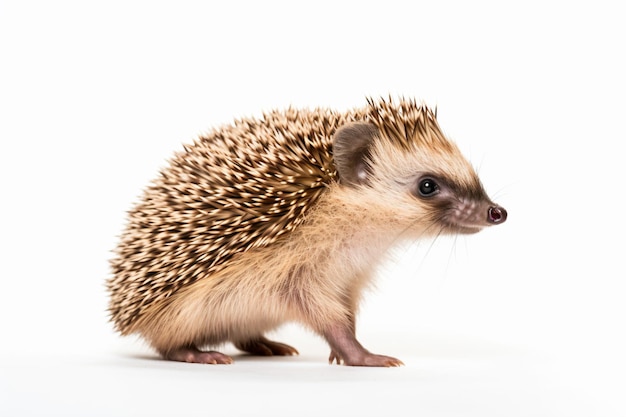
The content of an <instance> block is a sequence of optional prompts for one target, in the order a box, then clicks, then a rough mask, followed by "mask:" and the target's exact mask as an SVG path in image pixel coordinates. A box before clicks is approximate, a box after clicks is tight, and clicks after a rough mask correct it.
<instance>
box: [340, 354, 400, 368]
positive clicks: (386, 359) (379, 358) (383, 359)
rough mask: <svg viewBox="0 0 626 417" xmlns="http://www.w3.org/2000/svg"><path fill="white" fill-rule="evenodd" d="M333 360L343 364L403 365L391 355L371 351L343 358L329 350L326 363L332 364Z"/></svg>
mask: <svg viewBox="0 0 626 417" xmlns="http://www.w3.org/2000/svg"><path fill="white" fill-rule="evenodd" d="M333 362H336V363H337V365H341V364H344V365H348V366H380V367H387V368H389V367H394V366H402V365H404V363H402V361H401V360H400V359H396V358H392V357H391V356H384V355H374V354H373V353H369V352H367V353H365V354H361V355H358V356H354V357H348V358H347V359H344V358H342V357H341V356H340V355H339V354H338V353H337V352H335V351H334V350H331V351H330V356H329V357H328V363H330V364H331V365H332V364H333Z"/></svg>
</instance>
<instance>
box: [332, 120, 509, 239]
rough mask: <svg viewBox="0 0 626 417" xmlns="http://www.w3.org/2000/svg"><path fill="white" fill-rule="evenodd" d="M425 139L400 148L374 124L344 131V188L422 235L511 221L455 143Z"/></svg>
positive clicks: (340, 166) (338, 138) (337, 143)
mask: <svg viewBox="0 0 626 417" xmlns="http://www.w3.org/2000/svg"><path fill="white" fill-rule="evenodd" d="M421 139H424V138H420V137H416V138H409V140H406V141H404V142H402V143H398V141H397V139H390V138H389V137H387V136H386V135H384V134H382V133H381V132H380V130H379V129H378V128H376V127H375V126H374V125H372V124H369V123H352V124H349V125H346V126H343V127H342V128H340V129H339V130H338V131H337V133H336V134H335V138H334V142H333V152H334V158H335V164H336V167H337V171H338V175H339V181H340V183H341V184H343V185H344V186H346V187H351V188H353V189H355V191H358V192H359V193H361V194H362V195H366V196H368V197H365V198H368V199H369V200H371V204H375V205H377V206H379V207H381V208H382V210H381V211H383V212H385V211H386V212H388V213H389V216H392V217H393V218H392V219H391V218H390V219H389V220H390V221H393V222H395V223H400V226H401V227H405V228H407V230H413V231H414V232H415V233H417V234H419V235H425V234H428V235H436V234H440V233H463V234H468V233H476V232H478V231H480V230H481V229H483V228H484V227H486V226H491V225H496V224H500V223H503V222H504V221H505V220H506V218H507V212H506V210H505V209H504V208H502V207H500V206H498V205H496V204H494V203H493V202H492V201H491V200H490V199H489V197H488V196H487V194H486V193H485V191H484V189H483V187H482V185H481V183H480V180H479V179H478V176H477V175H476V173H475V171H474V169H473V168H472V167H471V165H470V164H469V163H468V162H467V160H466V159H465V158H464V157H463V155H462V154H461V153H460V151H459V150H458V148H457V147H456V146H455V145H454V144H453V143H451V142H449V141H448V140H447V139H445V138H443V136H441V137H437V138H435V137H432V136H430V137H428V138H427V140H426V139H424V140H421ZM384 208H388V209H391V210H384Z"/></svg>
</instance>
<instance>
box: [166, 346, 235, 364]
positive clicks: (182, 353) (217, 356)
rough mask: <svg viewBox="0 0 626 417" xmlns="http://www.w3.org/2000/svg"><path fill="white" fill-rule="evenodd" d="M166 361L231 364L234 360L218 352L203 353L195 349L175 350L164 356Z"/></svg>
mask: <svg viewBox="0 0 626 417" xmlns="http://www.w3.org/2000/svg"><path fill="white" fill-rule="evenodd" d="M163 356H164V357H165V359H168V360H170V361H178V362H189V363H206V364H212V365H216V364H231V363H233V358H231V357H230V356H228V355H224V354H223V353H219V352H216V351H213V350H212V351H209V352H203V351H201V350H198V349H196V348H195V347H191V348H190V347H185V348H180V349H175V350H172V351H169V352H167V353H166V354H164V355H163Z"/></svg>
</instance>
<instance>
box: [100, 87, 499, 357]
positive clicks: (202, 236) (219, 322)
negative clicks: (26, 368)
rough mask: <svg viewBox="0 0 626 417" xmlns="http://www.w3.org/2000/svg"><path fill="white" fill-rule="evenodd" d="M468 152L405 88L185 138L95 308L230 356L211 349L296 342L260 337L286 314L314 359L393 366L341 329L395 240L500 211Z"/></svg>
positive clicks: (483, 219) (170, 351)
mask: <svg viewBox="0 0 626 417" xmlns="http://www.w3.org/2000/svg"><path fill="white" fill-rule="evenodd" d="M506 218H507V212H506V210H505V209H504V208H503V207H501V206H499V205H497V204H495V203H493V202H492V201H491V200H490V199H489V197H488V196H487V194H486V192H485V190H484V188H483V186H482V184H481V182H480V180H479V178H478V176H477V174H476V172H475V170H474V169H473V167H472V165H471V164H470V163H469V162H468V161H467V160H466V159H465V158H464V157H463V155H462V154H461V152H460V150H459V148H458V147H457V146H456V145H455V144H454V142H452V141H451V140H449V139H448V138H446V136H445V135H444V134H443V133H442V130H441V129H440V127H439V124H438V122H437V117H436V111H434V110H432V109H431V108H429V107H428V106H426V105H425V104H423V103H418V102H417V101H416V100H409V99H404V98H402V99H396V100H394V99H392V98H388V99H382V98H381V99H378V100H374V99H371V98H368V99H367V103H366V105H365V106H363V107H361V108H356V109H352V110H348V111H345V112H338V111H334V110H331V109H322V108H318V109H314V110H307V109H295V108H288V109H287V110H285V111H278V110H274V111H271V112H266V113H264V114H263V115H262V117H258V118H254V117H249V118H241V119H238V120H235V121H234V122H233V123H232V124H230V125H225V126H222V127H220V128H216V129H213V130H212V131H210V132H209V133H207V134H204V135H202V136H201V137H199V138H197V139H196V140H195V141H194V142H193V143H192V144H190V145H184V146H183V150H182V151H180V152H177V153H176V154H175V155H174V156H173V157H172V158H171V159H170V160H169V162H168V165H167V166H166V167H165V168H164V169H162V170H161V172H160V175H159V176H158V177H157V178H156V179H155V180H154V181H153V182H151V183H150V184H149V186H148V187H147V188H146V189H145V191H144V193H143V196H142V197H141V198H140V200H139V202H138V203H137V204H136V205H135V207H134V208H132V209H131V210H130V211H129V213H128V220H127V224H126V228H125V230H124V231H123V232H122V234H121V236H120V240H119V244H118V246H117V248H116V249H115V251H114V258H113V259H112V260H111V262H110V263H111V269H112V274H111V277H110V278H109V279H108V280H107V289H108V292H109V295H110V302H109V313H110V317H111V321H112V322H113V324H114V326H115V329H116V330H117V331H118V332H120V333H121V334H122V335H129V334H137V335H139V336H140V337H141V338H143V339H144V340H145V341H146V342H147V343H148V344H149V345H150V346H151V347H153V348H154V349H155V351H156V352H158V353H159V354H160V355H161V356H162V357H163V358H164V359H167V360H173V361H182V362H193V363H205V364H229V363H232V362H233V359H232V357H231V356H229V355H225V354H223V353H221V352H219V351H217V350H211V349H215V348H216V347H218V346H222V345H224V344H225V343H232V344H233V345H234V346H235V347H236V348H237V349H239V350H241V351H243V352H247V353H249V354H252V355H261V356H270V355H295V354H297V353H298V352H297V350H296V349H295V348H293V347H291V346H289V345H286V344H283V343H279V342H276V341H272V340H269V339H268V338H266V337H265V335H266V334H267V333H268V332H270V331H272V330H275V329H277V328H278V327H279V326H281V325H283V324H285V323H288V322H295V323H300V324H301V325H303V326H305V327H306V328H308V329H310V330H312V331H313V332H315V333H316V334H318V335H320V336H321V337H322V338H324V339H325V340H326V341H327V342H328V345H329V347H330V356H329V362H330V363H331V364H332V363H337V364H344V365H351V366H384V367H390V366H399V365H402V362H401V361H400V360H398V359H396V358H393V357H390V356H384V355H378V354H374V353H371V352H370V351H368V350H367V349H365V348H364V347H363V346H362V345H361V344H360V343H359V341H358V340H357V338H356V316H357V313H358V307H359V304H360V301H361V299H362V295H363V293H364V290H365V289H366V288H368V287H369V286H370V285H371V284H372V283H373V279H374V275H375V269H376V267H377V265H379V264H380V263H381V262H382V261H383V260H384V259H385V255H386V254H388V253H389V249H390V248H391V247H392V246H393V245H395V244H396V243H397V242H400V241H403V240H416V239H422V238H427V237H430V238H433V237H436V236H439V235H442V234H472V233H476V232H478V231H480V230H481V229H483V228H485V227H487V226H491V225H497V224H501V223H503V222H504V221H505V220H506Z"/></svg>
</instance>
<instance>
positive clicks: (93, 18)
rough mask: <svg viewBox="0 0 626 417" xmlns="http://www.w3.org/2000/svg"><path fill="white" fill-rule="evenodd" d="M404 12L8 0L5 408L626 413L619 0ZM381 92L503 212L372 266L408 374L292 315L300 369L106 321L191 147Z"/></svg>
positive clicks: (374, 344)
mask: <svg viewBox="0 0 626 417" xmlns="http://www.w3.org/2000/svg"><path fill="white" fill-rule="evenodd" d="M408 4H409V2H406V3H400V2H392V1H384V2H383V1H378V2H366V1H361V2H355V3H348V2H325V1H315V2H295V1H291V2H282V3H279V2H234V1H233V2H226V1H220V2H209V1H205V2H197V3H194V2H185V1H176V2H169V3H163V2H157V1H152V2H135V1H111V0H109V1H106V2H105V1H103V2H86V1H75V2H69V1H57V2H30V1H8V2H7V1H2V2H0V60H1V61H0V140H1V148H0V181H1V183H0V184H1V188H0V191H1V203H0V221H1V224H2V227H1V231H0V236H1V238H0V239H1V240H0V242H1V245H2V246H1V251H0V256H1V263H0V265H1V269H0V279H1V285H0V297H1V300H0V334H1V336H0V339H1V345H0V415H2V416H22V415H63V416H71V415H77V416H87V415H115V416H126V415H128V416H131V415H132V416H138V415H150V416H159V415H188V416H194V415H253V414H256V415H289V416H294V415H305V416H308V415H311V416H313V415H315V416H317V415H360V416H369V415H371V416H380V415H423V416H440V415H441V416H522V415H523V416H531V415H532V416H578V415H580V416H583V415H586V416H617V415H624V414H622V413H624V412H625V411H626V407H625V406H624V399H623V395H624V392H626V384H625V376H624V375H625V372H626V366H625V361H624V359H623V357H624V354H623V352H624V351H625V350H626V343H625V336H624V331H625V328H624V318H625V317H626V311H625V310H626V309H625V307H624V298H625V289H626V285H625V284H624V278H626V277H625V274H624V259H623V254H624V250H623V246H624V244H623V238H624V237H623V235H624V231H625V230H624V205H623V201H624V190H623V186H624V179H625V172H624V168H623V160H624V151H623V148H624V140H625V139H626V134H625V132H626V129H625V128H624V122H625V118H624V115H625V114H626V105H625V99H624V97H626V88H625V87H626V83H625V81H624V79H625V74H626V65H625V64H624V51H625V40H626V29H624V28H625V25H624V12H623V10H622V7H621V6H620V5H619V2H608V1H597V0H594V1H588V2H580V1H568V2H565V1H563V2H558V1H540V2H534V1H525V2H516V3H512V2H511V3H507V2H495V1H494V2H485V1H479V2H461V1H459V2H446V1H441V2H434V1H428V2H412V3H410V6H409V5H408ZM435 4H436V5H435ZM389 94H391V95H392V96H395V97H397V96H407V97H415V98H417V99H418V100H424V101H425V102H426V103H427V104H429V105H431V106H438V111H439V121H440V124H441V126H442V128H443V129H444V131H445V132H446V133H447V134H448V136H450V137H451V138H452V139H454V140H455V141H456V142H457V143H458V144H459V146H460V147H461V149H462V150H463V151H464V152H465V154H466V155H467V156H468V158H469V159H470V160H471V161H472V163H474V164H475V165H476V166H477V167H478V168H479V172H480V175H481V177H482V180H483V182H484V184H485V187H486V188H487V190H488V191H489V192H490V194H491V195H492V196H493V197H494V200H496V201H497V202H499V203H500V204H502V205H503V206H505V207H506V208H507V209H508V211H509V220H508V221H507V223H506V224H504V225H502V226H499V227H496V228H493V229H490V230H487V231H484V232H482V233H481V234H479V235H475V236H471V237H462V238H458V239H439V240H437V241H436V242H435V243H434V244H433V243H432V242H422V243H421V244H418V245H415V246H409V247H404V248H399V249H398V250H397V251H396V255H397V256H396V261H395V262H392V263H389V264H386V265H384V266H382V267H381V270H380V277H379V279H378V283H379V286H378V289H377V291H375V292H373V293H371V294H370V295H369V296H368V298H367V301H366V303H365V305H364V308H363V312H362V314H361V316H360V318H359V329H358V333H359V334H360V337H361V340H362V342H363V343H364V344H365V345H366V346H367V347H368V348H370V349H371V350H373V351H376V352H379V353H384V354H388V355H392V356H397V357H400V358H401V359H403V360H404V361H405V363H406V366H404V367H403V368H399V369H356V368H348V367H338V366H329V365H327V364H326V363H325V361H326V358H327V354H328V349H327V347H326V346H325V344H324V342H323V341H322V340H320V339H319V338H317V337H316V336H314V335H312V334H311V333H309V332H307V331H305V330H302V329H301V328H299V327H297V326H288V327H286V328H284V329H282V330H281V331H279V332H278V334H277V335H275V337H276V338H277V339H279V340H281V341H285V342H288V343H291V344H293V345H294V346H296V347H297V348H298V349H299V350H300V352H301V355H300V356H299V357H294V358H269V359H257V358H249V357H245V356H235V360H236V363H235V364H234V365H232V366H221V367H210V366H200V365H190V364H179V363H169V362H164V361H160V360H158V359H157V358H156V356H155V355H154V354H153V353H152V352H151V351H150V350H149V349H147V348H146V347H145V346H144V345H143V344H142V343H141V342H139V341H137V340H135V339H132V338H126V339H123V338H120V337H118V336H117V335H115V334H114V333H113V331H112V329H111V326H110V324H109V323H108V322H107V316H106V312H105V309H106V303H107V300H106V294H105V291H104V282H105V280H106V278H107V276H108V273H109V272H108V264H107V261H108V259H109V257H110V251H111V249H113V247H114V246H115V244H116V239H117V237H116V236H117V235H118V234H119V233H120V231H121V229H122V226H123V224H124V218H125V211H126V210H127V209H129V208H130V207H131V205H132V203H133V202H134V201H136V199H137V197H138V196H139V194H140V192H141V190H142V188H143V187H144V186H145V185H146V184H147V183H148V181H149V180H150V179H151V178H153V177H154V176H155V175H156V172H157V171H158V169H160V168H161V167H163V166H164V165H165V163H166V160H167V158H168V157H169V156H170V155H171V154H172V153H173V152H174V151H176V150H179V149H181V145H182V143H185V142H190V141H191V140H193V139H194V138H195V137H197V135H199V134H201V133H202V132H203V131H206V130H208V129H209V128H211V127H213V126H218V125H221V124H223V123H229V122H230V121H232V120H233V119H234V118H236V117H242V116H250V115H255V116H258V115H260V114H261V112H262V111H264V110H269V109H274V108H284V107H287V106H289V105H293V106H297V107H317V106H323V107H333V108H336V109H338V110H344V109H347V108H350V107H355V106H362V105H363V104H364V103H365V97H366V96H374V97H377V96H381V95H382V96H387V95H389ZM225 351H226V352H227V353H231V354H235V355H238V354H237V353H236V351H234V349H233V348H232V347H230V346H226V347H225Z"/></svg>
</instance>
